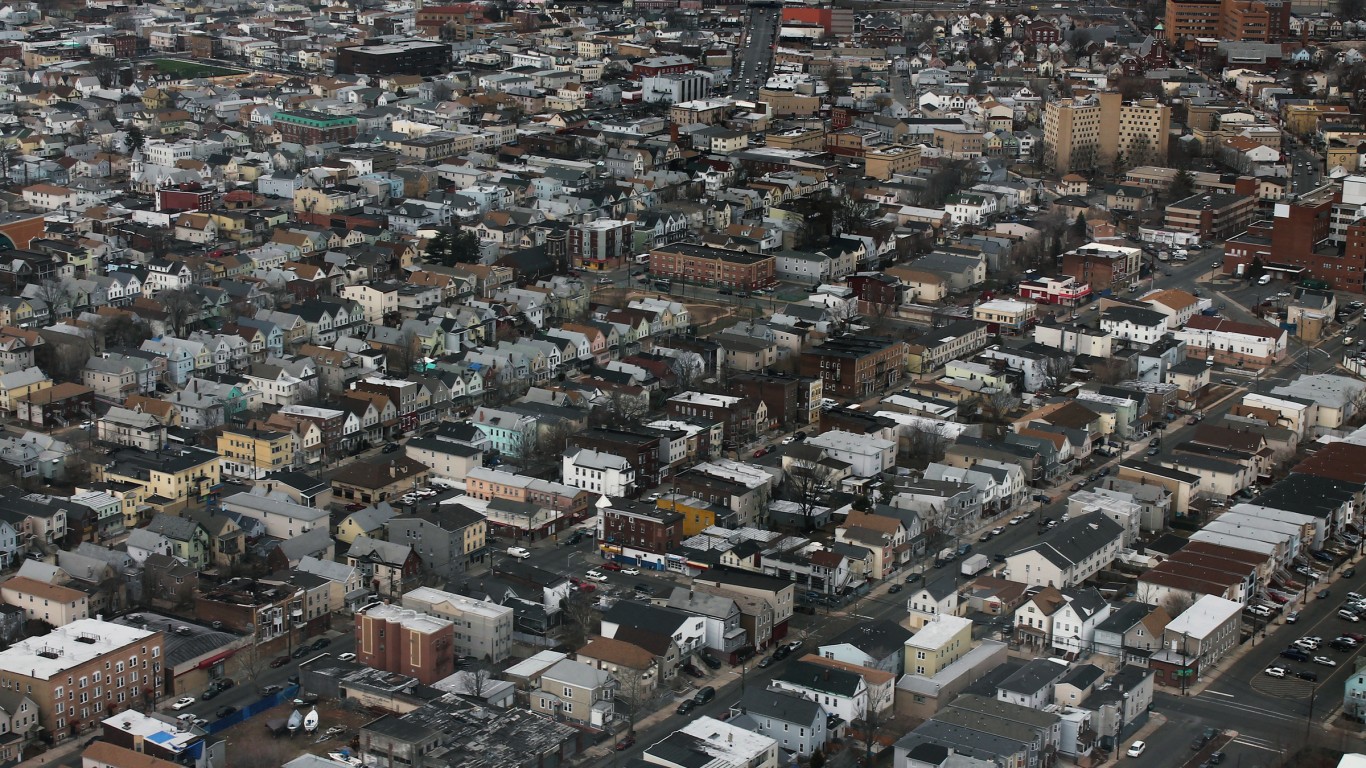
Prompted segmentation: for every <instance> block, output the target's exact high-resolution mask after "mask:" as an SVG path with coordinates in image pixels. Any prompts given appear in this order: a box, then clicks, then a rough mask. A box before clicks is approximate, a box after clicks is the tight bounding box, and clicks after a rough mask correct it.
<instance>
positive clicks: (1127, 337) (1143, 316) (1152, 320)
mask: <svg viewBox="0 0 1366 768" xmlns="http://www.w3.org/2000/svg"><path fill="white" fill-rule="evenodd" d="M1100 329H1101V330H1102V331H1104V332H1106V333H1108V334H1110V336H1111V337H1113V338H1116V339H1123V340H1124V341H1127V342H1129V343H1131V344H1134V345H1136V346H1139V347H1149V346H1151V345H1153V344H1156V343H1157V342H1158V341H1159V340H1160V339H1161V338H1162V337H1163V335H1165V334H1166V333H1167V316H1166V315H1164V314H1162V313H1161V312H1155V311H1153V310H1151V309H1140V308H1138V307H1121V306H1116V307H1110V308H1109V309H1107V310H1105V313H1104V314H1103V315H1101V316H1100Z"/></svg>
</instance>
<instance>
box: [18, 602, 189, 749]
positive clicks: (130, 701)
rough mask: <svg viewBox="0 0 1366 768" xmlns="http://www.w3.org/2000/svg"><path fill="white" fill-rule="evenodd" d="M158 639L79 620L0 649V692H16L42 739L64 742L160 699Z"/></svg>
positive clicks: (119, 626)
mask: <svg viewBox="0 0 1366 768" xmlns="http://www.w3.org/2000/svg"><path fill="white" fill-rule="evenodd" d="M162 640H163V638H162V634H161V633H160V632H155V631H149V630H145V629H140V628H137V627H129V626H124V625H122V624H113V623H110V622H107V621H101V620H99V619H79V620H77V621H73V622H71V623H70V624H67V625H65V626H61V627H57V628H55V629H53V630H52V631H51V632H49V633H48V634H46V635H41V636H38V637H29V638H25V639H23V640H20V641H18V642H16V643H14V644H13V645H11V646H10V647H8V648H6V649H5V650H3V651H0V687H4V688H8V689H14V690H23V691H24V692H25V693H26V694H27V695H28V697H29V698H30V699H32V700H33V703H35V704H37V705H38V711H39V720H40V722H41V723H42V725H43V728H44V729H46V731H47V732H48V733H49V734H52V735H54V736H59V737H66V736H69V735H72V734H75V733H79V732H81V731H84V730H87V729H89V728H91V727H92V726H94V725H96V724H97V723H98V722H99V721H100V720H102V719H104V718H105V717H107V716H109V715H112V714H115V713H117V712H122V711H124V710H126V709H132V708H136V709H139V710H141V709H144V708H146V707H149V706H151V705H152V702H154V701H155V700H156V697H157V696H158V695H160V693H161V689H162V680H163V674H164V669H163V665H164V664H165V654H164V653H163V652H162Z"/></svg>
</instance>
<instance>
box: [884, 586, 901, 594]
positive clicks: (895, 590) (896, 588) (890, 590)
mask: <svg viewBox="0 0 1366 768" xmlns="http://www.w3.org/2000/svg"><path fill="white" fill-rule="evenodd" d="M900 591H901V585H900V584H893V585H892V586H891V587H889V588H888V589H887V594H889V595H895V594H896V593H898V592H900Z"/></svg>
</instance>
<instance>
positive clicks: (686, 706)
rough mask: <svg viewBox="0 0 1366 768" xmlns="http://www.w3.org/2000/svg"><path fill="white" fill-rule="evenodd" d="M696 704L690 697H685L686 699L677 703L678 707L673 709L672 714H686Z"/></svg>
mask: <svg viewBox="0 0 1366 768" xmlns="http://www.w3.org/2000/svg"><path fill="white" fill-rule="evenodd" d="M696 706H697V702H695V701H693V700H692V699H687V700H685V701H684V702H683V703H682V704H679V705H678V709H675V710H674V714H676V715H686V714H688V713H689V712H691V711H693V709H694V708H695V707H696Z"/></svg>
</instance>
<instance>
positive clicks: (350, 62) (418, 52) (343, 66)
mask: <svg viewBox="0 0 1366 768" xmlns="http://www.w3.org/2000/svg"><path fill="white" fill-rule="evenodd" d="M450 63H451V46H450V45H449V44H448V43H438V42H433V41H431V40H397V41H394V42H391V43H381V44H379V45H356V46H351V47H348V48H342V49H340V50H338V51H337V74H339V75H362V74H364V75H435V74H438V73H440V72H442V71H443V70H445V69H446V67H448V66H449V65H450Z"/></svg>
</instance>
